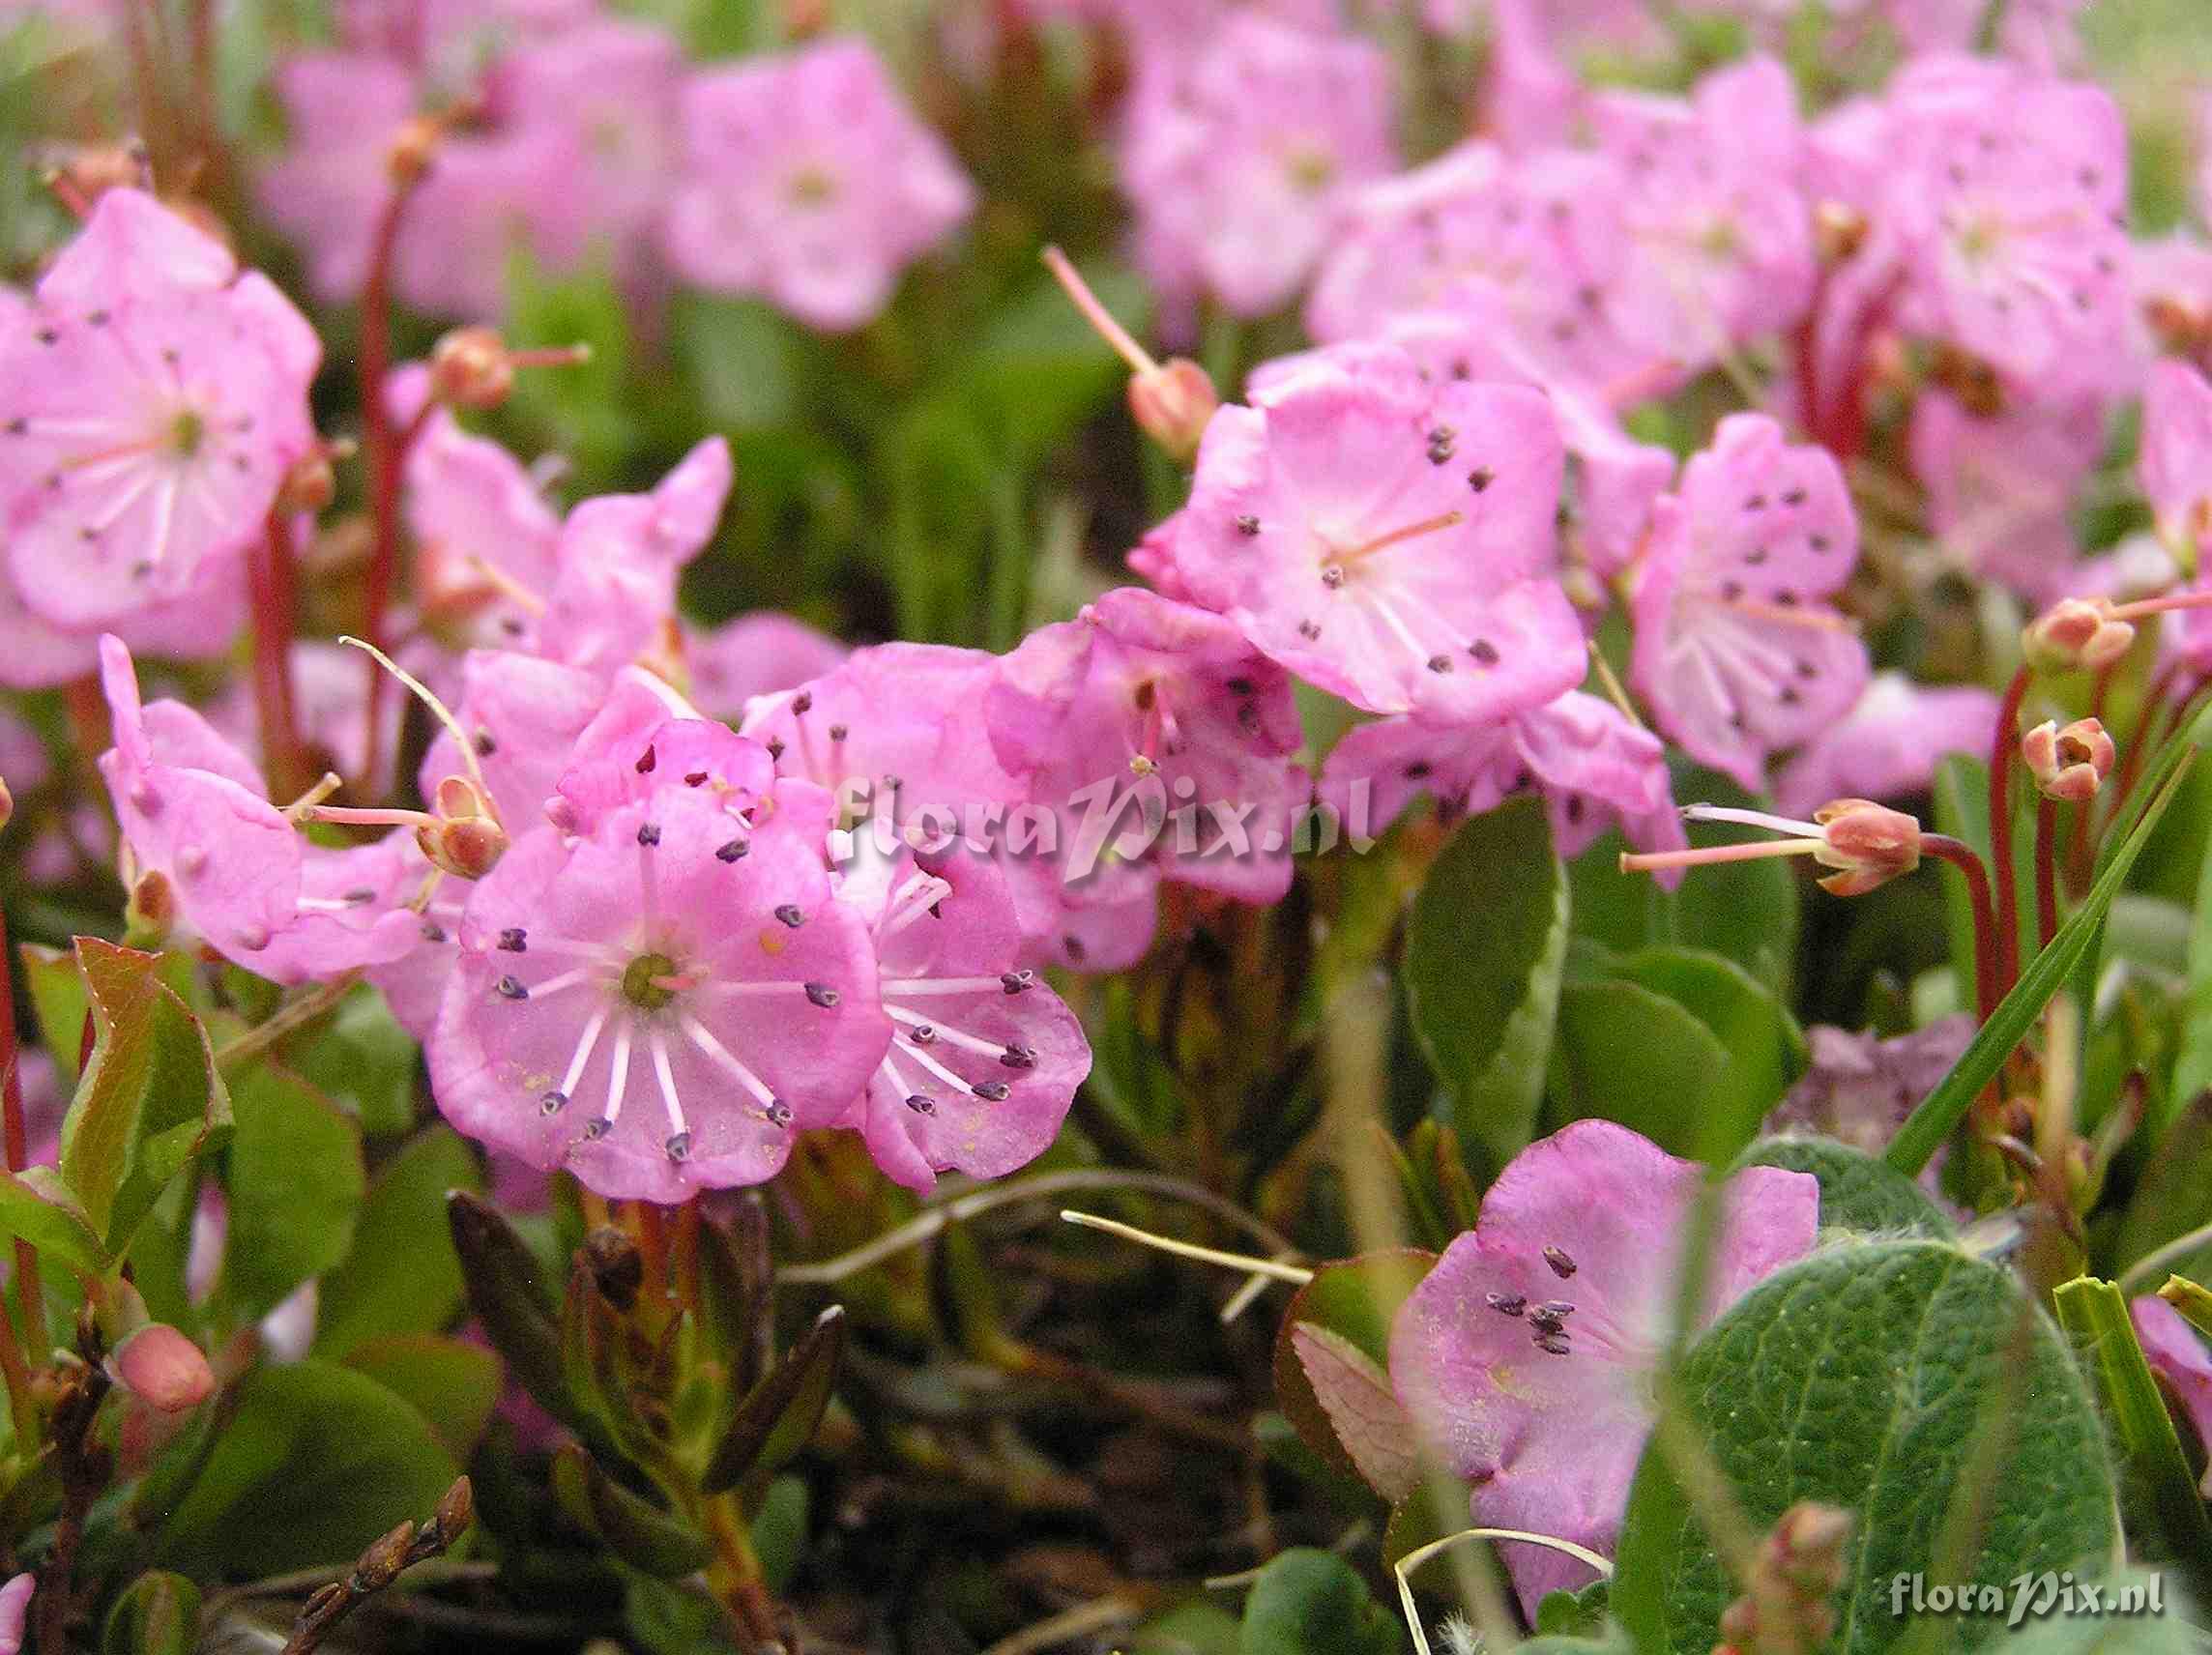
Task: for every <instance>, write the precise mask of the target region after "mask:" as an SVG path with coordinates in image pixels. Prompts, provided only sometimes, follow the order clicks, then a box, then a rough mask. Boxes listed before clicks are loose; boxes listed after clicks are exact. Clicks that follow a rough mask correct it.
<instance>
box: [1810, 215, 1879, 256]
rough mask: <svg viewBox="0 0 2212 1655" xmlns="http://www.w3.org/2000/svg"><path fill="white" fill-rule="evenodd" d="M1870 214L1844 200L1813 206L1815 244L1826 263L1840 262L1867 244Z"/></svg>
mask: <svg viewBox="0 0 2212 1655" xmlns="http://www.w3.org/2000/svg"><path fill="white" fill-rule="evenodd" d="M1866 239H1867V216H1866V215H1865V214H1864V213H1862V212H1860V211H1859V210H1858V209H1857V208H1856V207H1853V206H1851V205H1849V204H1848V202H1843V201H1823V202H1821V203H1820V204H1819V206H1817V207H1815V208H1814V209H1813V247H1814V249H1815V250H1816V251H1817V252H1818V253H1819V257H1820V262H1821V263H1822V264H1823V265H1829V266H1833V265H1839V264H1842V263H1843V262H1844V261H1845V260H1846V259H1848V258H1849V257H1850V256H1851V255H1852V254H1853V253H1855V252H1857V251H1858V250H1859V248H1861V247H1865V246H1866Z"/></svg>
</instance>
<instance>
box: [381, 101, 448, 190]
mask: <svg viewBox="0 0 2212 1655" xmlns="http://www.w3.org/2000/svg"><path fill="white" fill-rule="evenodd" d="M445 135H446V129H445V124H444V123H443V122H441V121H439V120H438V119H437V117H435V116H433V115H417V116H415V117H413V118H412V119H410V120H406V121H403V122H401V123H400V125H399V131H397V132H396V133H394V134H393V139H392V144H391V147H390V148H389V149H387V150H386V151H385V152H384V170H385V174H386V176H388V177H389V178H390V179H391V180H392V182H393V184H395V185H398V186H399V187H400V188H401V189H405V188H406V187H407V186H409V185H411V184H419V183H421V182H422V176H423V174H425V173H427V172H428V171H429V170H430V162H431V160H432V158H433V157H435V156H436V155H437V153H438V144H439V141H440V140H441V139H442V138H444V137H445Z"/></svg>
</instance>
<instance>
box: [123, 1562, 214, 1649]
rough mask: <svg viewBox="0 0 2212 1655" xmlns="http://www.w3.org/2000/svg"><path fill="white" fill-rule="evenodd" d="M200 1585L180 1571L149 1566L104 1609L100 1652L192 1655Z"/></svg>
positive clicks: (194, 1646) (198, 1608)
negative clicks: (175, 1571) (150, 1567)
mask: <svg viewBox="0 0 2212 1655" xmlns="http://www.w3.org/2000/svg"><path fill="white" fill-rule="evenodd" d="M199 1618H200V1589H199V1587H198V1586H196V1585H194V1584H193V1583H192V1582H190V1581H189V1580H187V1579H186V1578H185V1577H184V1576H182V1575H174V1574H171V1573H170V1572H169V1571H168V1570H166V1569H149V1570H148V1571H147V1572H146V1573H145V1574H143V1575H140V1576H139V1577H138V1578H137V1579H136V1580H135V1581H132V1582H131V1584H130V1585H128V1586H126V1587H125V1588H124V1590H123V1595H122V1596H121V1597H119V1598H117V1599H116V1600H115V1607H114V1608H113V1609H111V1610H109V1611H107V1625H106V1628H105V1630H104V1631H103V1632H102V1635H101V1643H100V1646H101V1649H102V1655H192V1651H193V1650H194V1649H196V1648H198V1647H199Z"/></svg>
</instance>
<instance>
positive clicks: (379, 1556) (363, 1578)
mask: <svg viewBox="0 0 2212 1655" xmlns="http://www.w3.org/2000/svg"><path fill="white" fill-rule="evenodd" d="M414 1547H415V1524H413V1523H412V1522H402V1523H401V1524H399V1526H398V1527H396V1528H394V1529H393V1530H392V1532H391V1533H389V1534H387V1535H385V1536H384V1538H383V1539H381V1540H378V1541H375V1542H374V1543H372V1544H371V1545H370V1546H369V1548H368V1550H367V1551H365V1552H364V1553H362V1554H361V1560H360V1561H359V1562H357V1563H356V1564H354V1566H353V1575H354V1585H355V1589H356V1590H357V1591H360V1592H380V1591H382V1590H384V1588H385V1587H386V1586H389V1585H390V1584H392V1582H393V1581H396V1580H397V1579H399V1572H400V1570H402V1569H404V1568H406V1567H407V1558H408V1553H410V1552H412V1551H413V1550H414Z"/></svg>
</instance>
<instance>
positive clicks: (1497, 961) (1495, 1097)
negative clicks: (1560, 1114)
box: [1405, 798, 1567, 1166]
mask: <svg viewBox="0 0 2212 1655" xmlns="http://www.w3.org/2000/svg"><path fill="white" fill-rule="evenodd" d="M1472 916H1479V919H1480V928H1479V933H1474V932H1470V917H1472ZM1477 934H1478V935H1479V939H1480V945H1479V946H1476V945H1474V940H1475V937H1476V935H1477ZM1566 945H1567V882H1566V873H1565V870H1564V869H1562V868H1561V867H1560V865H1559V859H1558V857H1556V856H1555V855H1553V852H1552V832H1551V828H1550V827H1549V826H1548V825H1547V824H1546V822H1545V819H1544V811H1543V806H1542V805H1541V803H1539V802H1538V801H1537V800H1535V799H1532V798H1530V799H1516V800H1515V801H1514V802H1512V803H1510V804H1507V805H1505V806H1503V807H1502V808H1500V809H1498V810H1493V811H1488V812H1486V813H1485V814H1483V815H1480V816H1476V817H1473V818H1471V819H1470V820H1469V821H1468V822H1467V823H1465V824H1464V825H1463V826H1462V827H1460V829H1459V831H1458V832H1456V833H1454V834H1453V835H1452V837H1451V842H1450V843H1449V844H1447V845H1446V846H1445V847H1444V849H1443V852H1442V854H1441V856H1439V857H1437V859H1436V862H1435V864H1434V865H1433V866H1432V867H1431V868H1430V869H1429V877H1428V879H1427V881H1426V882H1425V883H1424V884H1423V886H1421V890H1420V894H1419V895H1418V896H1416V897H1415V898H1414V899H1413V913H1412V921H1411V923H1410V925H1409V927H1408V930H1407V933H1406V964H1405V980H1406V992H1407V998H1408V1002H1409V1005H1410V1009H1411V1014H1412V1024H1413V1031H1414V1033H1415V1035H1416V1036H1418V1038H1419V1039H1420V1042H1421V1049H1422V1051H1424V1052H1425V1053H1427V1055H1428V1059H1429V1062H1430V1063H1431V1065H1432V1066H1434V1068H1435V1069H1436V1071H1437V1075H1438V1077H1439V1078H1440V1079H1441V1081H1442V1082H1443V1083H1444V1085H1445V1086H1446V1087H1447V1088H1449V1089H1451V1092H1452V1097H1453V1106H1452V1121H1453V1124H1454V1125H1456V1126H1457V1127H1458V1129H1459V1133H1460V1137H1461V1138H1462V1140H1463V1141H1465V1142H1466V1143H1468V1144H1470V1145H1480V1146H1481V1147H1483V1149H1484V1150H1486V1151H1487V1152H1488V1153H1489V1155H1490V1156H1491V1157H1492V1158H1493V1160H1494V1161H1495V1162H1496V1163H1497V1164H1498V1165H1499V1166H1502V1165H1503V1164H1504V1163H1505V1162H1506V1161H1508V1160H1510V1159H1512V1158H1513V1156H1514V1155H1515V1154H1517V1153H1518V1152H1519V1151H1520V1150H1521V1149H1522V1147H1524V1146H1526V1145H1527V1144H1528V1140H1529V1138H1530V1137H1531V1136H1532V1135H1533V1133H1534V1131H1535V1126H1536V1111H1537V1104H1538V1101H1539V1100H1540V1099H1541V1097H1542V1096H1543V1090H1544V1059H1545V1054H1546V1053H1547V1052H1548V1051H1549V1050H1550V1048H1551V1044H1552V1025H1553V1019H1554V1016H1555V1014H1556V1011H1557V1005H1558V998H1559V968H1560V966H1561V964H1562V962H1563V961H1564V960H1565V958H1566Z"/></svg>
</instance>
